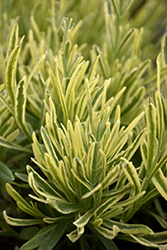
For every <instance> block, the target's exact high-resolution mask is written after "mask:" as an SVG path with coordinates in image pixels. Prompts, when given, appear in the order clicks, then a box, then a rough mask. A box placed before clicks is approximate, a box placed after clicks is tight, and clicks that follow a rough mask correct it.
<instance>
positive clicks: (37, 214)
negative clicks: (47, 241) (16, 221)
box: [6, 183, 43, 218]
mask: <svg viewBox="0 0 167 250" xmlns="http://www.w3.org/2000/svg"><path fill="white" fill-rule="evenodd" d="M6 190H7V192H8V194H9V195H10V196H11V197H12V198H13V199H14V200H15V201H16V202H17V204H18V203H20V204H22V205H23V207H25V209H26V211H25V212H26V213H28V214H30V215H31V216H34V217H36V218H41V217H43V215H42V214H41V213H40V212H39V210H38V211H37V209H36V210H35V209H34V208H33V207H32V206H31V205H30V204H29V203H28V202H26V201H25V200H24V199H23V198H22V197H21V195H20V194H19V193H18V192H17V191H16V190H14V189H13V188H12V187H11V185H9V184H8V183H7V184H6ZM18 206H19V204H18ZM23 211H24V210H23Z"/></svg>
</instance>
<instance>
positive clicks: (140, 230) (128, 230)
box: [103, 220, 153, 235]
mask: <svg viewBox="0 0 167 250" xmlns="http://www.w3.org/2000/svg"><path fill="white" fill-rule="evenodd" d="M103 225H104V226H105V227H107V228H110V229H112V228H113V226H114V225H116V226H117V227H119V229H120V232H121V233H124V234H152V235H153V231H152V230H151V229H150V228H149V227H147V226H146V225H142V224H126V223H121V222H117V221H113V220H104V221H103Z"/></svg>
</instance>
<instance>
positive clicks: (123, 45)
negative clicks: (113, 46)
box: [118, 28, 135, 51]
mask: <svg viewBox="0 0 167 250" xmlns="http://www.w3.org/2000/svg"><path fill="white" fill-rule="evenodd" d="M134 31H135V29H134V28H132V29H130V30H129V31H128V32H127V33H126V35H125V36H124V37H123V39H122V41H121V43H120V44H119V47H118V51H120V50H121V49H123V48H124V47H125V45H127V43H128V41H129V40H130V39H131V38H132V36H133V34H134Z"/></svg>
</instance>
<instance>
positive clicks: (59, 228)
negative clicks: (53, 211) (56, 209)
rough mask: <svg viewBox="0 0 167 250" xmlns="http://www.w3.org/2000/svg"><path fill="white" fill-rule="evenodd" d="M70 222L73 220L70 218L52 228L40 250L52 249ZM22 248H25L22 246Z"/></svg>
mask: <svg viewBox="0 0 167 250" xmlns="http://www.w3.org/2000/svg"><path fill="white" fill-rule="evenodd" d="M70 224H71V220H69V219H67V220H62V221H61V222H59V223H58V224H57V225H56V226H55V227H54V228H52V230H51V232H50V234H49V235H48V236H47V237H45V239H44V241H43V242H42V244H41V245H40V247H39V248H38V250H52V249H53V248H54V247H55V246H56V245H57V243H58V242H59V240H60V238H61V237H62V236H63V234H64V233H65V231H66V229H67V228H68V227H69V225H70ZM21 250H25V249H22V248H21Z"/></svg>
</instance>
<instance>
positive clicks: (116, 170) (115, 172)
mask: <svg viewBox="0 0 167 250" xmlns="http://www.w3.org/2000/svg"><path fill="white" fill-rule="evenodd" d="M119 170H120V166H119V165H117V166H115V167H114V168H113V169H112V170H111V171H110V172H109V173H107V175H106V176H105V177H104V179H103V181H102V188H103V189H105V188H107V187H109V186H110V185H111V184H112V182H113V181H114V180H115V179H116V177H117V176H118V175H119V174H120V171H119Z"/></svg>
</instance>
